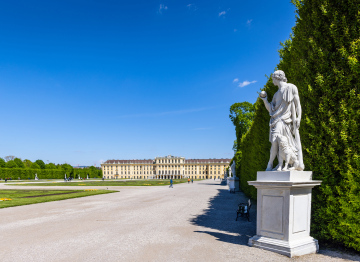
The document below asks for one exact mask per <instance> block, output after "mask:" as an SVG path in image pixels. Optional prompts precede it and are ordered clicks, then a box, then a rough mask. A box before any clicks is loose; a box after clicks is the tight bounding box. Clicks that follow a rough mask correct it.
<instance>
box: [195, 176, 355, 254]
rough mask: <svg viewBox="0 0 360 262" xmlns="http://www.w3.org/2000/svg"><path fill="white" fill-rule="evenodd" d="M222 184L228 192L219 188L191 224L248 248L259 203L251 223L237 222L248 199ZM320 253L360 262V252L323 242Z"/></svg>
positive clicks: (207, 232) (219, 238) (243, 219)
mask: <svg viewBox="0 0 360 262" xmlns="http://www.w3.org/2000/svg"><path fill="white" fill-rule="evenodd" d="M209 185H212V184H210V183H209ZM221 185H222V186H223V187H224V189H218V194H217V195H216V196H214V197H213V198H211V199H210V200H209V207H208V208H207V209H205V210H204V213H203V214H201V215H198V216H195V217H194V218H192V219H191V220H190V222H191V223H192V224H193V225H196V226H201V227H204V230H197V231H195V232H196V233H203V234H209V235H211V236H214V237H216V240H219V241H223V242H227V243H232V244H238V245H247V243H248V240H249V238H250V237H252V236H254V235H256V202H255V201H254V200H252V201H251V202H252V207H251V210H250V222H248V221H247V219H246V218H244V217H239V219H238V221H235V218H236V210H237V207H238V204H239V203H245V202H247V201H248V198H247V197H246V196H245V195H244V193H242V192H236V193H235V194H230V192H229V190H228V187H227V185H226V181H225V182H222V183H221ZM319 253H320V254H322V255H324V256H329V257H333V258H340V259H347V260H349V261H360V255H358V254H357V252H346V251H345V252H343V251H341V250H332V249H329V248H326V247H322V246H321V243H320V250H319Z"/></svg>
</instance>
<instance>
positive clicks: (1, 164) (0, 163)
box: [0, 158, 6, 167]
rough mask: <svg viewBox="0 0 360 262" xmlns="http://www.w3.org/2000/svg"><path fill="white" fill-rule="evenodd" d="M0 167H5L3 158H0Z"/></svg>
mask: <svg viewBox="0 0 360 262" xmlns="http://www.w3.org/2000/svg"><path fill="white" fill-rule="evenodd" d="M0 167H6V162H5V160H4V159H3V158H0Z"/></svg>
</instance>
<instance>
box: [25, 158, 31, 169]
mask: <svg viewBox="0 0 360 262" xmlns="http://www.w3.org/2000/svg"><path fill="white" fill-rule="evenodd" d="M23 163H24V166H25V168H30V167H31V164H32V162H31V161H30V160H29V159H25V160H24V161H23Z"/></svg>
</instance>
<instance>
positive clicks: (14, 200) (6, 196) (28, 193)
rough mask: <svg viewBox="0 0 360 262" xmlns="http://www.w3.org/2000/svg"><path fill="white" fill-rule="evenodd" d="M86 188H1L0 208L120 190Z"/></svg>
mask: <svg viewBox="0 0 360 262" xmlns="http://www.w3.org/2000/svg"><path fill="white" fill-rule="evenodd" d="M85 190H86V189H85ZM85 190H25V189H3V190H0V208H5V207H13V206H22V205H30V204H36V203H43V202H50V201H57V200H64V199H69V198H77V197H85V196H93V195H99V194H107V193H113V192H118V191H112V190H94V189H93V190H89V191H85Z"/></svg>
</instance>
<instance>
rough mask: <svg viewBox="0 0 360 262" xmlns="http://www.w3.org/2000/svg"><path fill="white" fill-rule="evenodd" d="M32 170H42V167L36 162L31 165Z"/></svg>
mask: <svg viewBox="0 0 360 262" xmlns="http://www.w3.org/2000/svg"><path fill="white" fill-rule="evenodd" d="M30 168H32V169H40V166H39V165H38V164H37V163H36V162H34V163H32V164H31V166H30Z"/></svg>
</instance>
